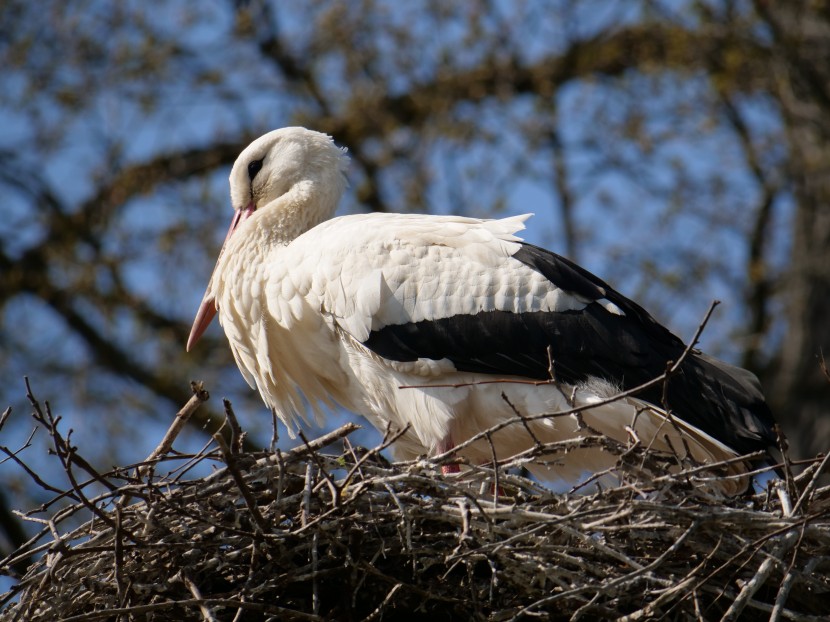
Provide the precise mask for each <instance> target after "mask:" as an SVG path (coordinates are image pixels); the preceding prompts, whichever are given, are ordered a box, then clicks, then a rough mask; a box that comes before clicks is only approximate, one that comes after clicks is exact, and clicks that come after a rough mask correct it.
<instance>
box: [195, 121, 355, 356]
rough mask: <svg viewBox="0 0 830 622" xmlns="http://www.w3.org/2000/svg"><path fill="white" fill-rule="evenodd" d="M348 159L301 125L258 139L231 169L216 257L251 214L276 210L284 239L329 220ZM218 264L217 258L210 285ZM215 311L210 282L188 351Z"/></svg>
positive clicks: (343, 182)
mask: <svg viewBox="0 0 830 622" xmlns="http://www.w3.org/2000/svg"><path fill="white" fill-rule="evenodd" d="M348 162H349V158H348V157H347V156H346V154H345V149H340V148H339V147H337V146H336V145H335V144H334V141H333V140H332V139H331V137H330V136H327V135H325V134H321V133H320V132H313V131H311V130H307V129H305V128H303V127H285V128H282V129H279V130H274V131H273V132H269V133H268V134H265V135H264V136H260V137H259V138H257V139H256V140H255V141H254V142H252V143H251V144H250V145H248V146H247V147H246V148H245V149H244V150H243V151H242V153H240V154H239V157H238V158H237V159H236V162H234V165H233V168H232V169H231V174H230V178H229V179H230V187H231V205H232V206H233V209H234V215H233V219H232V220H231V226H230V228H229V229H228V234H227V236H226V237H225V242H224V244H223V245H222V250H221V251H220V252H219V257H220V258H221V257H222V254H223V253H224V252H225V250H226V248H227V247H228V246H229V241H230V239H231V236H233V235H234V233H236V232H237V231H238V230H239V229H240V225H241V224H242V223H243V222H244V221H245V220H248V219H249V218H251V217H252V216H254V215H257V216H259V215H264V214H265V213H272V214H274V213H275V212H279V214H278V215H279V218H275V219H273V220H274V221H276V222H279V223H280V228H281V231H279V232H278V233H279V236H278V237H280V238H282V239H284V240H285V241H290V240H292V239H293V238H295V237H297V236H298V235H300V234H302V233H304V232H305V231H307V230H308V229H311V228H312V227H314V226H315V225H317V224H319V223H321V222H323V221H324V220H326V219H328V218H330V217H331V216H332V215H333V214H334V211H335V209H336V208H337V202H338V201H339V200H340V196H341V195H342V194H343V190H344V189H345V187H346V177H345V172H346V168H347V166H348ZM272 210H273V211H272ZM275 215H276V214H275ZM219 265H220V262H219V261H217V264H216V268H215V269H214V277H211V283H212V282H213V279H214V278H215V273H216V270H217V269H219ZM214 315H216V301H215V299H214V294H213V288H212V286H211V285H210V284H209V285H208V288H207V291H206V292H205V297H204V299H203V300H202V304H201V306H200V307H199V311H198V313H197V314H196V319H195V320H194V322H193V328H192V329H191V331H190V337H189V338H188V340H187V349H188V351H189V350H190V348H191V347H192V346H193V344H195V343H196V342H197V341H198V340H199V337H201V336H202V333H204V332H205V330H206V329H207V327H208V326H209V325H210V322H211V320H212V319H213V316H214Z"/></svg>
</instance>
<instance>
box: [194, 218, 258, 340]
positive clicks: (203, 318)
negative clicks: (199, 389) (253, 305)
mask: <svg viewBox="0 0 830 622" xmlns="http://www.w3.org/2000/svg"><path fill="white" fill-rule="evenodd" d="M255 211H256V206H255V205H254V204H253V202H251V203H249V204H248V205H246V206H245V208H244V209H240V210H236V212H234V215H233V220H231V226H230V228H229V229H228V234H227V235H226V236H225V241H224V242H223V243H222V250H220V251H219V258H221V257H222V253H224V252H225V247H226V246H227V245H228V240H230V239H231V236H232V235H233V232H234V231H236V228H237V227H238V226H239V225H240V224H241V223H242V221H243V220H246V219H247V218H248V217H249V216H250V215H251V214H253V213H254V212H255ZM216 265H217V266H218V265H219V259H218V258H217V260H216ZM213 272H214V274H215V273H216V268H215V267H214V268H213ZM211 280H213V277H212V276H211ZM209 292H210V285H208V289H207V291H206V292H205V297H204V298H202V304H200V305H199V311H198V312H197V313H196V319H195V320H193V328H191V329H190V337H188V338H187V351H188V352H190V349H191V348H192V347H193V346H194V345H196V342H197V341H199V338H200V337H201V336H202V334H204V332H205V331H206V330H207V327H208V326H210V323H211V321H213V317H214V316H215V315H216V311H217V310H218V307H217V306H216V300H215V299H214V297H213V296H212V295H211V294H210V293H209Z"/></svg>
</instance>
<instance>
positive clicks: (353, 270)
mask: <svg viewBox="0 0 830 622" xmlns="http://www.w3.org/2000/svg"><path fill="white" fill-rule="evenodd" d="M347 166H348V157H347V156H346V153H345V149H340V148H338V147H337V146H335V144H334V142H333V141H332V139H331V138H330V137H328V136H326V135H325V134H321V133H318V132H313V131H310V130H307V129H304V128H299V127H291V128H284V129H279V130H275V131H273V132H270V133H268V134H266V135H264V136H262V137H260V138H258V139H257V140H255V141H254V142H253V143H251V144H250V145H249V146H248V147H247V148H246V149H245V150H244V151H243V152H242V153H241V155H240V156H239V158H238V159H237V161H236V163H235V164H234V166H233V169H232V170H231V174H230V191H231V202H232V204H233V208H234V210H235V212H234V216H233V220H232V222H231V226H230V230H229V231H228V235H227V238H226V239H225V243H224V246H223V248H222V251H221V252H220V255H219V259H218V261H217V264H216V268H215V270H214V272H213V276H212V277H211V279H210V283H209V285H208V287H207V292H206V293H205V297H204V300H203V301H202V305H201V307H200V309H199V312H198V315H197V316H196V320H195V321H194V324H193V329H192V332H191V334H190V338H189V340H188V343H187V348H188V350H190V348H191V347H192V346H193V344H194V343H195V342H196V341H197V340H198V339H199V337H200V336H201V335H202V333H203V332H204V331H205V329H206V328H207V326H208V325H209V324H210V322H211V319H212V318H213V316H214V315H215V313H216V312H217V310H218V313H219V321H220V322H221V324H222V326H223V328H224V330H225V333H226V335H227V337H228V340H229V342H230V346H231V350H232V351H233V354H234V357H235V359H236V362H237V364H238V366H239V369H240V370H241V372H242V374H243V375H244V377H245V379H246V380H247V381H248V384H250V385H251V387H256V388H257V389H258V390H259V393H260V395H261V396H262V399H263V400H264V401H265V403H266V404H267V405H268V407H269V408H271V409H273V411H274V412H275V413H276V414H277V415H278V416H279V418H280V419H281V420H282V422H283V423H284V424H285V425H286V426H287V427H288V429H289V432H290V433H293V431H294V429H295V428H296V426H297V425H298V424H299V422H300V421H301V420H305V419H306V406H305V402H304V401H303V397H305V399H306V400H307V402H308V404H310V405H311V408H312V409H313V410H314V412H315V414H316V418H317V419H318V421H319V419H320V415H321V409H320V405H321V404H326V405H329V406H331V405H332V404H339V405H341V406H342V407H344V408H346V409H348V410H350V411H352V412H355V413H359V414H361V415H363V416H364V417H366V418H367V419H368V420H369V421H370V422H371V423H372V424H373V425H374V426H375V427H376V428H378V429H379V430H381V431H386V430H389V429H392V430H402V429H404V428H405V427H406V426H408V429H407V431H406V433H405V434H404V435H403V436H402V437H401V438H400V439H399V440H398V441H397V443H396V446H395V448H394V449H395V453H396V456H397V457H398V458H401V459H412V458H415V457H417V456H418V455H423V454H430V455H435V454H440V453H443V452H445V451H448V450H450V449H452V448H453V447H454V446H456V445H458V444H460V443H462V442H464V441H466V440H468V439H470V438H471V437H473V436H474V435H476V434H478V433H480V432H482V431H484V430H487V429H488V428H491V427H492V426H494V425H496V424H500V423H502V422H505V421H508V420H513V421H515V422H516V423H515V424H513V425H508V426H506V427H504V428H503V429H501V430H499V431H498V432H496V433H495V434H494V435H493V436H492V447H494V448H495V451H496V453H497V456H498V458H499V459H504V458H508V457H510V456H512V455H515V454H518V453H519V452H522V451H524V450H526V449H528V448H531V447H533V446H534V443H535V441H536V440H538V441H541V442H549V441H558V440H563V439H568V438H574V437H578V436H579V435H580V434H583V433H584V432H583V431H582V430H583V424H587V425H588V426H590V428H594V429H596V430H599V431H601V432H603V433H605V434H608V435H610V436H612V437H614V438H617V439H620V440H625V439H626V438H627V436H626V434H627V433H626V431H625V427H626V426H627V425H630V426H632V428H633V429H634V430H635V431H636V433H637V435H638V436H639V438H640V439H641V440H642V441H643V442H645V443H650V444H651V446H652V447H653V448H654V449H657V450H663V451H674V452H677V453H679V454H681V455H686V454H687V453H689V452H690V453H691V457H692V458H694V459H695V460H698V461H717V460H722V459H727V458H731V457H734V456H736V455H740V454H744V453H748V452H752V451H756V450H759V449H766V448H768V447H769V446H771V445H773V444H774V441H775V436H774V434H773V432H772V427H773V418H772V415H771V413H770V411H769V409H768V408H767V406H766V403H765V401H764V397H763V395H762V393H761V391H760V388H759V385H758V382H757V379H756V378H755V377H754V376H753V375H752V374H750V373H749V372H748V371H746V370H743V369H739V368H736V367H733V366H731V365H727V364H725V363H723V362H720V361H717V360H714V359H712V358H710V357H707V356H706V355H704V354H701V353H699V352H696V351H693V352H692V353H691V354H690V355H689V356H688V357H687V358H686V359H685V362H684V363H683V365H682V367H681V368H680V369H679V371H678V373H677V374H675V375H674V376H673V377H671V379H670V380H669V382H668V386H667V390H666V392H665V396H666V400H667V403H668V406H669V408H670V409H671V412H672V415H673V416H672V417H671V421H667V416H666V413H665V412H664V409H663V405H664V398H663V387H662V386H657V387H653V388H652V389H651V390H646V391H643V392H642V393H641V394H638V395H637V396H636V398H634V397H628V398H625V399H621V400H618V401H616V402H613V403H609V404H605V405H600V406H597V407H596V408H592V409H590V410H587V411H585V412H584V413H583V414H582V417H583V419H582V421H581V422H580V421H578V420H577V417H576V416H573V415H571V416H560V417H550V418H536V419H534V420H533V421H532V422H526V421H525V422H522V421H521V420H520V419H519V418H518V417H517V416H516V414H517V412H518V413H521V414H522V415H524V416H534V415H540V414H546V413H563V412H567V411H569V410H571V409H573V408H574V407H575V406H585V405H590V404H592V403H598V402H601V401H603V400H605V399H606V398H609V397H611V396H613V395H616V394H617V393H618V392H620V391H622V390H626V389H630V388H633V387H637V386H639V385H641V384H642V383H644V382H646V381H648V380H651V379H653V378H655V377H657V376H659V375H660V374H662V373H663V372H664V371H665V369H666V364H667V362H668V361H676V360H677V359H678V357H679V356H680V355H681V353H682V352H683V351H684V349H685V346H684V344H683V342H682V341H681V340H680V339H679V338H677V337H676V336H674V335H673V334H672V333H671V332H669V331H668V330H667V329H666V328H664V327H663V326H661V325H660V324H659V323H657V322H656V321H655V320H654V319H653V318H652V317H651V316H650V315H649V314H648V313H647V312H646V311H645V310H644V309H642V308H641V307H640V306H638V305H637V304H636V303H634V302H632V301H631V300H629V299H628V298H626V297H625V296H623V295H621V294H619V293H618V292H616V291H614V290H613V289H612V288H611V287H609V286H608V285H607V284H606V283H604V282H603V281H601V280H600V279H598V278H597V277H595V276H594V275H592V274H590V273H589V272H587V271H586V270H584V269H583V268H581V267H579V266H577V265H575V264H574V263H572V262H570V261H569V260H567V259H565V258H564V257H560V256H559V255H556V254H554V253H552V252H550V251H547V250H544V249H542V248H539V247H536V246H533V245H530V244H527V243H525V242H523V241H522V240H521V239H520V238H518V237H516V236H515V235H514V234H515V233H516V232H517V231H519V230H521V229H523V228H524V224H523V223H524V221H525V220H526V219H527V218H528V217H529V215H523V216H515V217H511V218H505V219H502V220H481V219H476V218H462V217H457V216H425V215H415V214H362V215H352V216H342V217H339V218H332V216H333V214H334V212H335V209H336V207H337V204H338V201H339V199H340V197H341V194H342V193H343V190H344V189H345V187H346V178H345V173H346V168H347ZM551 363H552V369H551ZM551 371H552V378H553V379H554V381H553V382H550V383H547V384H532V383H528V382H526V381H527V380H528V379H531V380H537V381H538V380H545V379H550V378H551ZM502 379H503V380H505V381H506V382H484V383H482V381H492V380H502ZM511 380H512V381H516V380H519V381H525V382H518V383H517V382H510V381H511ZM402 387H410V388H402ZM412 387H414V388H412ZM460 454H461V456H463V457H464V458H466V459H467V460H469V461H470V462H471V463H473V464H476V463H479V464H480V463H487V462H489V461H491V460H492V449H491V444H490V442H488V441H486V440H484V439H481V440H479V441H477V442H475V443H473V444H471V445H469V446H466V447H464V448H463V450H462V451H460ZM614 461H615V457H614V456H611V455H609V454H608V453H605V452H603V451H600V450H596V449H590V450H589V449H581V450H577V451H573V452H571V453H569V454H567V455H566V456H565V457H564V458H562V459H560V460H559V461H557V462H553V463H551V464H540V463H535V464H529V465H528V467H529V468H530V469H531V471H533V472H534V473H535V474H536V475H538V476H540V477H542V478H544V479H563V480H570V479H573V478H574V477H577V476H578V475H579V474H580V473H583V472H585V471H589V470H597V469H601V468H607V467H608V466H611V465H613V463H614ZM451 470H454V469H445V471H451ZM744 484H745V482H744Z"/></svg>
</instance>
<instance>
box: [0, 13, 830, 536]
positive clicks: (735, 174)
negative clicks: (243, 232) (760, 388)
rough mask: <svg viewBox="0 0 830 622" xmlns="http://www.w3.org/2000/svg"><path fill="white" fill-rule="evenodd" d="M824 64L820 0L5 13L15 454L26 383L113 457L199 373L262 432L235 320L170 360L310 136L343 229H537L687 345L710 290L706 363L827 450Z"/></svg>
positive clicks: (18, 496)
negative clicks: (231, 344)
mask: <svg viewBox="0 0 830 622" xmlns="http://www.w3.org/2000/svg"><path fill="white" fill-rule="evenodd" d="M828 58H830V3H828V2H826V1H824V0H793V1H791V2H786V3H777V2H772V1H767V0H754V1H751V0H745V1H740V0H708V1H702V0H699V1H695V0H688V1H680V2H664V1H658V0H639V1H638V0H625V1H616V2H615V1H610V2H609V1H607V0H596V1H594V0H550V1H544V0H524V1H516V2H500V1H498V0H467V1H465V2H453V3H448V2H443V1H440V0H432V1H424V2H420V3H399V2H394V1H392V0H362V1H355V2H324V1H321V0H314V1H307V2H302V3H300V2H296V3H280V2H276V1H271V2H268V1H267V0H248V1H245V0H236V1H233V0H212V1H206V2H199V3H185V2H177V1H175V0H169V1H164V0H160V1H159V2H154V3H141V2H123V3H122V2H119V3H114V2H107V1H104V0H73V1H70V2H67V1H65V0H44V1H42V2H37V3H34V2H24V1H22V0H6V1H5V2H3V3H2V4H0V66H2V67H3V72H2V75H0V84H2V88H0V124H2V128H3V131H2V134H0V187H1V188H2V197H3V199H2V202H1V203H0V214H2V218H0V377H1V378H2V380H3V382H2V384H0V406H2V407H5V406H6V405H13V406H14V416H12V417H11V418H10V420H9V422H8V423H7V424H6V427H5V428H4V429H3V430H2V436H1V437H0V445H4V446H7V447H9V448H11V449H15V448H17V447H19V446H20V445H21V444H22V443H23V442H24V441H25V438H26V437H27V435H28V434H29V432H30V431H31V427H32V425H31V423H30V420H29V419H28V418H27V416H26V413H27V410H28V408H27V405H26V401H25V390H24V387H23V381H22V377H23V376H24V375H28V376H29V377H30V378H31V381H32V383H33V387H34V389H35V392H36V394H37V395H38V396H39V397H41V398H45V399H49V400H51V402H52V406H53V408H54V409H55V410H56V412H57V413H58V414H60V415H62V416H63V417H64V418H65V421H66V425H67V426H68V427H72V428H73V429H74V430H75V434H74V437H73V438H74V439H75V440H76V441H77V442H78V443H79V444H80V443H81V442H82V441H83V442H84V443H85V447H87V450H86V451H85V455H87V456H89V454H91V453H92V452H91V451H89V445H90V444H92V446H93V447H97V448H98V459H99V460H100V463H101V464H102V465H104V466H107V465H111V464H114V463H119V464H123V463H129V462H131V461H136V460H140V459H141V458H143V457H144V455H146V453H147V452H144V451H143V448H144V446H145V445H146V446H147V447H148V448H151V447H152V446H154V445H155V443H156V442H157V440H158V436H157V435H154V434H151V433H150V431H149V430H152V429H153V428H152V425H154V424H155V425H159V424H161V425H165V424H166V422H167V421H169V419H170V417H171V416H172V413H174V412H175V411H176V410H177V409H178V407H179V406H180V405H181V404H183V403H184V401H186V399H187V398H188V391H189V384H188V383H189V381H190V380H191V379H193V378H200V379H204V380H206V381H207V387H208V388H209V389H211V390H213V391H214V393H215V394H218V395H227V396H229V397H231V398H232V399H233V400H234V403H235V405H236V408H237V412H240V413H243V418H244V421H245V423H246V424H247V425H248V426H249V428H250V429H251V430H252V434H253V437H254V439H259V440H258V441H257V442H259V443H261V444H264V443H265V442H267V438H268V437H269V436H270V424H271V420H270V417H269V416H268V415H267V412H266V411H265V408H264V407H263V406H262V405H261V403H260V402H259V399H258V397H257V396H256V395H254V394H253V393H252V392H250V391H248V390H247V387H245V385H244V382H243V381H242V379H241V377H240V376H239V374H238V372H237V371H236V368H235V365H234V364H233V362H232V359H231V356H230V352H229V350H228V348H227V345H226V343H225V340H224V337H223V336H222V335H221V333H220V331H219V330H218V329H216V328H214V329H212V331H211V332H210V333H209V334H208V336H207V338H206V339H204V340H203V342H202V343H200V345H199V347H198V349H197V350H196V352H194V353H191V354H190V355H186V354H185V352H184V342H185V340H186V336H187V333H188V331H189V327H190V323H191V321H192V318H193V314H194V313H195V310H196V307H197V305H198V302H199V300H200V299H201V295H202V292H203V291H204V287H205V285H206V284H207V278H208V275H209V274H210V270H211V268H212V266H213V262H214V260H215V257H216V253H217V250H218V248H219V244H220V242H221V237H222V235H223V233H224V232H225V230H226V227H227V222H228V220H229V218H230V211H229V202H228V198H227V173H228V170H229V167H230V165H231V163H232V162H233V160H234V159H235V157H236V155H237V154H238V153H239V151H240V150H241V149H242V148H243V147H244V146H245V145H246V144H247V143H248V142H249V141H250V140H251V139H253V138H255V137H256V136H258V135H260V134H262V133H264V132H266V131H268V130H271V129H273V128H276V127H281V126H285V125H304V126H307V127H309V128H313V129H316V130H320V131H323V132H327V133H330V134H331V135H333V136H334V138H335V139H336V141H337V142H338V143H339V144H341V145H344V146H346V147H348V148H349V150H350V154H351V156H352V171H351V174H350V179H351V189H350V192H349V194H348V196H347V198H346V200H345V201H344V204H343V205H342V211H344V212H355V211H361V210H381V211H424V212H433V213H439V212H452V213H465V214H468V215H475V216H499V215H503V214H506V213H518V212H526V211H533V212H535V213H536V214H537V215H536V217H535V218H534V219H532V220H531V221H530V227H529V230H528V231H527V232H526V234H527V235H526V237H527V238H528V239H529V240H530V241H532V242H535V243H539V244H543V245H546V246H548V247H549V248H552V249H553V250H556V251H558V252H561V253H562V254H565V255H568V256H570V257H572V258H574V259H576V260H578V261H580V262H581V263H582V264H583V265H585V266H586V267H588V268H589V269H591V270H592V271H594V272H596V273H597V274H599V275H600V276H601V277H603V278H605V279H606V280H608V281H610V282H611V283H612V284H614V285H615V286H616V287H617V288H618V289H620V290H621V291H623V292H624V293H626V294H627V295H629V296H631V297H633V298H635V299H637V300H638V301H640V302H641V303H643V304H644V306H646V307H647V308H648V309H649V310H651V312H652V313H653V314H654V315H655V316H656V317H657V318H658V319H659V320H661V321H662V322H663V323H666V324H667V325H669V326H670V327H671V328H672V329H673V330H674V331H675V332H676V333H678V334H679V335H681V336H682V337H684V338H686V339H688V338H689V337H690V336H691V334H692V333H693V332H694V329H695V328H696V326H697V324H698V323H699V321H700V319H701V318H702V316H703V314H704V312H705V310H706V308H707V307H708V305H709V303H710V301H711V300H712V299H714V298H718V299H720V300H722V301H723V303H724V304H723V305H722V306H721V308H720V310H719V312H718V313H717V314H716V316H715V318H714V319H713V320H712V322H710V325H709V326H708V327H707V329H706V332H705V333H704V339H703V348H704V349H705V350H707V351H708V352H710V353H712V354H715V355H717V356H720V357H721V358H725V359H727V360H730V361H732V362H735V363H738V364H741V365H744V366H747V367H748V368H750V369H752V370H753V371H754V372H756V373H757V374H758V375H759V376H760V377H761V379H762V381H763V383H764V385H765V389H766V393H767V396H768V398H769V400H770V402H771V405H772V407H773V409H774V410H775V412H776V414H777V417H778V419H779V420H780V421H781V422H782V424H783V425H784V428H785V431H786V432H787V434H788V435H789V437H790V440H791V444H792V446H793V448H794V454H795V455H797V456H806V455H814V454H815V453H816V452H817V451H821V450H827V449H828V439H830V416H828V411H829V410H830V383H828V380H827V378H825V377H824V375H823V373H822V370H821V367H820V364H819V360H820V359H819V357H820V356H821V354H822V352H824V353H828V352H830V64H828V63H827V59H828ZM213 408H214V409H216V408H217V405H216V404H213ZM217 412H218V411H216V410H214V411H213V412H212V413H211V411H209V410H206V411H205V412H204V413H202V414H203V417H202V419H201V421H200V425H201V426H203V427H205V428H207V429H212V428H214V427H215V426H216V425H217V422H218V421H220V417H218V416H217ZM148 426H149V427H148ZM41 436H43V435H41ZM193 439H194V440H193V442H198V443H202V442H204V440H205V437H204V436H201V435H200V434H199V433H196V432H194V434H193ZM39 442H40V436H38V435H36V436H35V439H34V441H33V443H34V444H35V447H33V448H31V449H29V450H27V451H26V452H23V453H22V454H21V457H23V458H24V459H26V460H29V461H32V462H35V463H36V462H37V460H38V459H39V458H38V456H39V455H42V453H43V451H42V447H41V446H39V445H38V443H39ZM2 468H3V471H2V477H3V481H4V490H5V494H6V497H7V498H6V499H5V503H6V504H7V505H12V506H13V507H28V506H29V505H30V504H31V502H33V501H34V500H35V499H37V498H38V494H39V491H37V490H31V489H29V488H28V487H27V484H25V483H24V479H23V478H22V477H21V474H20V472H19V470H15V469H11V468H9V464H8V463H7V464H6V465H4V466H3V467H2ZM9 537H11V538H12V539H15V538H16V537H18V536H14V535H11V536H9Z"/></svg>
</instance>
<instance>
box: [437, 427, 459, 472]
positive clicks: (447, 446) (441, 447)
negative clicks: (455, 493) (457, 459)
mask: <svg viewBox="0 0 830 622" xmlns="http://www.w3.org/2000/svg"><path fill="white" fill-rule="evenodd" d="M453 447H455V443H453V442H452V437H451V436H450V435H449V434H447V435H446V436H445V437H444V438H443V439H442V440H441V442H440V443H438V453H439V454H443V453H446V452H448V451H450V450H451V449H452V448H453ZM460 472H461V467H460V466H458V465H457V464H442V465H441V473H443V474H444V475H449V474H450V473H460Z"/></svg>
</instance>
